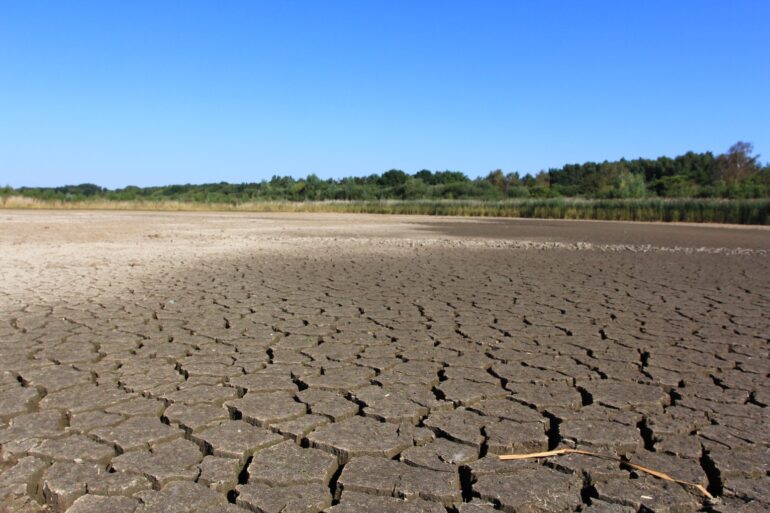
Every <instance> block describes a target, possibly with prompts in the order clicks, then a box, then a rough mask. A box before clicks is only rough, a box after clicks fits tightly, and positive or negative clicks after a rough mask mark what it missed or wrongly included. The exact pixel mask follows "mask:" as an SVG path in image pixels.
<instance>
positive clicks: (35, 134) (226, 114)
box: [0, 0, 770, 187]
mask: <svg viewBox="0 0 770 513" xmlns="http://www.w3.org/2000/svg"><path fill="white" fill-rule="evenodd" d="M769 20H770V2H768V1H767V0H756V1H731V2H727V1H723V0H720V1H703V0H698V1H679V0H677V1H670V0H667V1H643V2H636V1H634V2H630V1H629V2H627V1H609V0H608V1H603V2H596V1H528V0H520V1H514V0H507V1H506V0H504V1H485V0H480V1H473V2H472V1H470V0H468V1H464V2H458V1H448V0H437V1H417V0H407V1H395V0H356V1H333V0H324V1H311V0H307V1H290V0H282V1H275V2H273V1H267V0H261V1H227V0H226V1H200V2H198V1H193V0H177V1H172V0H153V1H133V0H132V1H124V0H120V1H110V0H99V1H96V0H94V1H87V2H83V1H71V0H68V1H58V0H55V1H45V2H44V1H38V0H15V1H5V0H0V185H4V184H10V185H12V186H21V185H30V186H44V185H62V184H70V183H81V182H94V183H97V184H100V185H104V186H109V187H120V186H125V185H128V184H135V185H162V184H170V183H188V182H189V183H202V182H219V181H229V182H242V181H259V180H262V179H265V178H270V176H272V175H273V174H280V175H293V176H295V177H301V176H306V175H307V174H309V173H316V174H318V175H319V176H320V177H322V178H331V177H334V178H338V177H343V176H360V175H367V174H371V173H381V172H383V171H386V170H388V169H391V168H399V169H403V170H404V171H407V172H409V173H414V172H416V171H418V170H420V169H423V168H427V169H431V170H444V169H451V170H459V171H463V172H465V173H466V174H468V175H470V176H478V175H483V174H486V173H487V172H489V171H490V170H492V169H495V168H502V169H503V170H504V171H506V172H507V171H514V170H518V171H520V172H522V173H526V172H536V171H538V170H540V169H547V168H549V167H561V166H562V165H563V164H565V163H568V162H584V161H588V160H594V161H601V160H604V159H609V160H613V159H618V158H620V157H626V158H636V157H640V156H641V157H651V158H654V157H658V156H660V155H669V156H675V155H678V154H681V153H684V152H686V151H688V150H693V151H713V152H715V153H719V152H723V151H725V150H726V149H727V148H728V147H729V146H730V145H731V144H733V143H734V142H736V141H737V140H745V141H749V142H752V143H754V146H755V150H756V152H757V153H760V154H762V157H761V159H760V160H761V161H763V162H765V161H768V160H770V29H768V26H769V24H768V21H769Z"/></svg>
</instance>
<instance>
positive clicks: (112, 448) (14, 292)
mask: <svg viewBox="0 0 770 513" xmlns="http://www.w3.org/2000/svg"><path fill="white" fill-rule="evenodd" d="M769 252H770V231H768V229H767V228H739V227H730V226H708V227H706V226H692V225H673V226H672V225H659V224H633V223H605V222H574V221H569V222H564V221H538V220H476V219H456V218H455V219H442V218H431V217H397V216H393V217H386V216H358V215H331V214H328V215H327V214H324V215H304V214H302V215H287V214H275V215H265V214H208V213H206V214H199V213H183V214H165V213H162V214H161V213H136V212H98V213H92V212H78V213H73V212H27V211H0V280H1V281H0V372H2V374H0V504H1V505H0V511H2V510H3V508H5V510H7V511H56V512H58V511H68V512H74V513H78V512H88V511H121V512H122V511H126V512H142V513H146V512H150V511H159V512H160V511H196V512H197V511H201V512H203V511H207V512H208V511H210V512H214V511H233V512H236V511H263V512H276V513H277V512H284V513H289V512H315V511H330V512H335V513H338V512H348V511H350V512H357V511H372V512H377V511H382V512H390V511H408V512H418V511H426V512H433V511H441V512H446V511H450V512H461V513H468V512H484V511H494V510H504V511H516V512H519V511H526V512H530V511H531V512H534V511H565V512H567V511H569V512H576V511H585V512H600V511H661V512H663V511H667V512H690V511H712V512H713V511H723V512H728V511H730V512H732V511H766V510H768V509H770V478H768V470H769V469H768V465H770V464H769V463H768V462H770V458H769V457H768V456H769V454H768V453H769V452H770V450H769V449H768V443H769V442H770V435H768V433H769V432H770V430H769V429H768V408H767V405H768V403H769V402H770V380H768V373H769V372H770V364H769V362H770V360H769V359H768V339H770V318H769V317H768V314H767V312H768V311H769V310H768V307H770V281H769V280H768V276H770V265H769V263H770V260H769V258H770V257H769V256H768V255H769V254H770V253H769ZM556 447H578V448H584V449H588V450H591V451H597V452H600V453H603V454H608V455H617V456H621V457H623V458H624V459H626V460H629V461H631V462H635V463H638V464H640V465H644V466H647V467H650V468H653V469H657V470H660V471H663V472H666V473H669V474H671V475H672V476H674V477H677V478H680V479H684V480H687V481H691V482H694V483H700V484H703V485H704V486H706V487H707V488H708V490H709V491H710V492H711V493H712V494H714V495H715V496H717V500H716V501H714V502H709V501H706V500H704V497H703V496H702V494H700V493H699V492H698V491H697V490H695V489H693V488H691V487H686V486H680V485H674V484H671V483H666V482H663V481H661V480H657V479H655V478H652V477H650V476H646V475H644V474H638V473H635V472H633V471H632V470H630V469H628V468H627V467H625V466H623V465H622V464H620V463H616V462H613V461H609V460H602V459H595V458H590V457H586V456H576V455H571V456H562V457H558V458H548V459H545V460H540V461H528V462H500V461H498V460H497V458H496V456H497V455H498V454H505V453H511V452H531V451H540V450H545V449H549V448H556Z"/></svg>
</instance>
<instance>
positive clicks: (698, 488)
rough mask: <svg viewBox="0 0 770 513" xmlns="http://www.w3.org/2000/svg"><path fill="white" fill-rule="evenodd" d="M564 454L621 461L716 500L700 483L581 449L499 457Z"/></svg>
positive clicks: (545, 456) (534, 456)
mask: <svg viewBox="0 0 770 513" xmlns="http://www.w3.org/2000/svg"><path fill="white" fill-rule="evenodd" d="M562 454H582V455H585V456H593V457H595V458H603V459H605V460H614V461H619V462H620V463H622V464H623V465H626V466H629V467H631V468H632V469H634V470H638V471H639V472H644V473H645V474H649V475H651V476H654V477H657V478H658V479H663V480H664V481H670V482H672V483H677V484H680V485H684V486H690V487H692V488H695V489H697V490H698V491H699V492H700V493H702V494H703V495H705V496H706V497H707V498H708V499H709V500H714V496H713V495H711V494H710V493H709V492H708V490H706V488H705V487H704V486H703V485H701V484H698V483H692V482H690V481H684V480H682V479H676V478H673V477H671V476H669V475H668V474H666V473H664V472H659V471H657V470H653V469H651V468H647V467H643V466H641V465H637V464H636V463H631V462H630V461H624V460H622V459H621V458H618V457H615V456H608V455H606V454H599V453H595V452H590V451H583V450H580V449H569V448H564V449H555V450H553V451H545V452H532V453H528V454H503V455H502V456H499V459H501V460H527V459H534V458H548V457H551V456H561V455H562Z"/></svg>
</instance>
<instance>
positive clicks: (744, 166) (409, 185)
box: [0, 142, 770, 203]
mask: <svg viewBox="0 0 770 513" xmlns="http://www.w3.org/2000/svg"><path fill="white" fill-rule="evenodd" d="M758 157H759V156H758V155H753V147H752V145H751V144H750V143H745V142H738V143H736V144H734V145H733V146H731V147H730V149H729V150H728V151H727V152H726V153H723V154H720V155H716V156H715V155H713V154H712V153H711V152H706V153H694V152H688V153H686V154H684V155H680V156H678V157H674V158H669V157H659V158H657V159H654V160H653V159H641V158H640V159H635V160H626V159H621V160H618V161H613V162H609V161H605V162H601V163H597V162H586V163H584V164H567V165H565V166H563V167H561V168H554V169H549V170H547V171H546V170H542V171H540V172H538V173H535V174H532V173H527V174H523V175H522V174H520V173H519V172H515V171H512V172H507V173H506V172H504V171H503V170H501V169H496V170H494V171H491V172H489V173H488V174H487V175H486V176H484V177H479V178H475V179H471V178H469V177H468V176H467V175H465V174H464V173H462V172H459V171H435V172H434V171H429V170H426V169H424V170H421V171H418V172H416V173H414V174H408V173H406V172H404V171H402V170H399V169H391V170H389V171H386V172H384V173H382V174H372V175H369V176H363V177H347V178H341V179H328V180H323V179H321V178H319V177H318V176H316V175H315V174H311V175H308V176H307V177H306V178H300V179H295V178H292V177H290V176H273V177H272V178H271V179H270V180H263V181H261V182H253V183H240V184H230V183H226V182H220V183H209V184H199V185H193V184H185V185H166V186H158V187H136V186H128V187H124V188H119V189H107V188H104V187H100V186H98V185H95V184H80V185H65V186H61V187H19V188H16V189H14V188H12V187H9V186H6V187H3V188H0V196H11V195H20V196H26V197H31V198H36V199H40V200H59V201H84V200H90V199H101V200H107V201H164V200H173V201H190V202H209V203H243V202H258V201H326V200H349V201H371V200H386V199H399V200H416V199H429V200H431V199H464V200H468V199H477V200H501V199H506V198H558V197H584V198H598V199H613V198H646V197H662V198H768V197H770V165H768V164H765V165H764V166H763V165H761V164H760V162H759V158H758Z"/></svg>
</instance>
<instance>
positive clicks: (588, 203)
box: [0, 196, 770, 225]
mask: <svg viewBox="0 0 770 513" xmlns="http://www.w3.org/2000/svg"><path fill="white" fill-rule="evenodd" d="M0 208H11V209H72V210H151V211H192V212H332V213H362V214H399V215H435V216H471V217H523V218H543V219H594V220H602V221H647V222H690V223H729V224H761V225H764V224H769V223H770V198H766V199H734V200H726V199H702V198H682V199H662V198H644V199H612V200H609V199H584V198H548V199H518V200H503V201H483V200H379V201H305V202H291V201H249V202H231V203H206V202H182V201H171V200H157V201H154V200H141V201H107V200H104V199H93V200H81V201H45V200H38V199H33V198H27V197H22V196H6V197H0Z"/></svg>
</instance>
